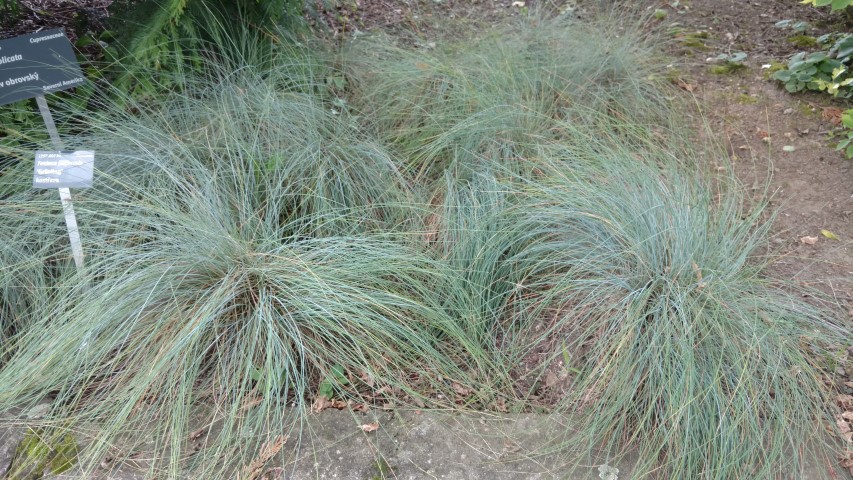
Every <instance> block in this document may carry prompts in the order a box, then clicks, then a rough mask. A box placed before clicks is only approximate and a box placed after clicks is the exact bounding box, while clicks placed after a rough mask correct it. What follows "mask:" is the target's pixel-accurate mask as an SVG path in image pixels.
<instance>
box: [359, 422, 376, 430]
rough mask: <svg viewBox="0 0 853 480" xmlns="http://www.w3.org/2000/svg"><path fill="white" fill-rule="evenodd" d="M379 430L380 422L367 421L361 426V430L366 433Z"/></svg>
mask: <svg viewBox="0 0 853 480" xmlns="http://www.w3.org/2000/svg"><path fill="white" fill-rule="evenodd" d="M377 430H379V423H378V422H373V423H365V424H364V425H362V426H361V431H362V432H365V433H370V432H375V431H377Z"/></svg>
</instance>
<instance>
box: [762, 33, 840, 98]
mask: <svg viewBox="0 0 853 480" xmlns="http://www.w3.org/2000/svg"><path fill="white" fill-rule="evenodd" d="M818 41H819V42H821V43H822V44H831V48H829V49H828V51H824V52H814V53H810V54H806V53H805V52H800V53H797V54H796V55H794V56H793V57H791V59H790V60H789V62H788V65H787V68H786V69H784V70H779V71H777V72H775V73H773V74H772V75H771V77H770V78H772V79H774V80H777V81H779V82H782V83H783V84H784V85H785V88H786V89H787V90H788V91H789V92H801V91H804V90H813V91H822V92H826V93H828V94H830V95H833V96H836V97H842V98H848V97H850V96H851V94H853V87H851V86H850V85H851V84H853V74H851V72H850V67H851V65H853V35H843V36H840V37H839V38H834V37H833V36H831V35H824V36H823V37H821V38H819V39H818Z"/></svg>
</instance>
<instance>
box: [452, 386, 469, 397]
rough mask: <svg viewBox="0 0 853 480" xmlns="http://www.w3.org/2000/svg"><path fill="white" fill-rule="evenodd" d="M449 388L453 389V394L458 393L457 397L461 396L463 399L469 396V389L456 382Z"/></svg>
mask: <svg viewBox="0 0 853 480" xmlns="http://www.w3.org/2000/svg"><path fill="white" fill-rule="evenodd" d="M451 387H453V391H454V392H456V393H458V394H459V395H461V396H463V397H467V396H468V395H471V389H470V388H465V387H463V386H462V385H460V384H458V383H456V382H453V384H452V385H451Z"/></svg>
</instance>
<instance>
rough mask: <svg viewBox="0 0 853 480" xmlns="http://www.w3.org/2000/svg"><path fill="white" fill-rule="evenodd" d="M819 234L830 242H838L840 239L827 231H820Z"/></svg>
mask: <svg viewBox="0 0 853 480" xmlns="http://www.w3.org/2000/svg"><path fill="white" fill-rule="evenodd" d="M820 234H821V235H823V236H824V237H826V238H828V239H830V240H840V238H838V235H836V234H834V233H832V232H830V231H829V230H821V231H820Z"/></svg>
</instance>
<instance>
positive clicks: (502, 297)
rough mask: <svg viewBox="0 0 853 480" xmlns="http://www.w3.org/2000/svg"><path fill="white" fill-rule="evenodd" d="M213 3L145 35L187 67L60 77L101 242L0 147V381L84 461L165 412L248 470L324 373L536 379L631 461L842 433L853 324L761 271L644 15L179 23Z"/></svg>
mask: <svg viewBox="0 0 853 480" xmlns="http://www.w3.org/2000/svg"><path fill="white" fill-rule="evenodd" d="M200 3H201V2H199V5H196V4H194V3H193V2H182V1H174V2H167V5H166V6H168V7H171V8H165V9H162V10H157V11H156V12H157V13H156V14H155V16H157V17H158V18H157V19H156V21H155V20H152V21H154V22H155V23H156V24H157V25H161V26H162V27H163V30H160V31H159V33H157V34H156V35H153V36H146V37H145V38H146V40H145V42H153V44H157V43H158V42H161V44H162V41H163V40H164V39H166V38H171V40H166V44H169V45H170V48H171V47H175V48H177V47H176V45H177V44H180V45H178V46H179V47H180V48H181V49H183V48H185V47H186V48H190V49H192V47H193V45H194V44H193V43H187V44H183V43H181V42H182V40H181V41H178V42H177V43H174V42H173V43H169V42H172V41H173V40H175V39H178V38H181V36H182V33H181V32H184V31H183V30H181V29H183V28H192V29H194V30H192V31H190V30H187V32H190V33H191V34H193V35H194V36H195V38H197V39H202V40H203V41H204V42H206V43H207V44H209V45H212V46H213V48H212V49H209V50H204V53H203V54H201V55H198V56H197V58H194V59H192V61H190V62H189V63H188V64H185V63H184V62H183V61H178V62H177V63H174V64H172V65H173V66H174V67H175V68H174V70H173V71H171V72H170V75H171V76H173V78H175V79H176V82H175V83H174V84H173V85H179V86H180V88H168V87H167V88H162V89H160V88H158V89H155V90H156V95H153V96H150V97H149V98H146V99H145V101H139V99H138V98H134V96H133V95H129V94H128V92H127V91H126V90H123V89H122V88H121V87H119V88H113V89H111V90H107V91H105V92H104V95H103V97H102V98H103V101H102V102H101V103H100V108H99V109H90V110H85V111H81V110H79V108H77V107H76V106H75V105H74V103H73V99H70V100H69V101H68V102H66V103H62V104H61V105H59V106H58V108H57V112H56V113H57V117H58V118H59V119H60V120H65V121H67V122H74V123H73V124H74V125H77V126H78V127H79V128H75V129H68V130H67V133H66V141H67V143H68V144H69V146H70V147H71V148H83V147H85V148H87V149H95V150H96V151H97V152H98V165H97V167H98V172H97V181H96V185H95V186H94V187H93V188H92V189H88V190H85V191H80V192H78V193H76V197H75V198H76V208H77V212H78V216H79V221H80V225H81V234H82V237H83V239H84V242H85V249H86V254H87V264H86V267H85V268H83V269H81V270H76V269H74V267H73V263H72V262H71V260H70V258H69V257H70V255H69V253H68V246H67V244H66V241H65V240H64V238H65V232H64V225H63V224H62V215H61V212H60V208H59V206H58V203H57V202H56V200H55V198H54V194H53V193H51V192H45V191H37V190H32V189H30V188H29V182H30V176H31V167H30V166H29V164H24V163H21V164H18V165H13V166H11V167H9V168H8V169H7V171H6V173H4V175H2V176H0V192H4V193H3V197H2V199H0V219H2V222H3V225H4V228H3V229H0V265H2V267H0V342H2V343H0V410H3V411H5V410H8V409H11V408H12V407H22V406H23V407H24V408H23V411H24V412H26V410H27V407H28V406H32V405H35V404H37V403H39V402H42V401H44V400H45V399H49V400H50V402H51V403H50V410H49V413H48V414H47V416H46V418H45V419H43V420H32V419H23V418H4V419H3V421H4V422H6V421H8V422H21V421H26V422H28V424H30V425H33V426H34V427H36V428H45V429H48V428H49V429H52V430H51V431H52V432H55V433H56V437H55V438H66V437H65V436H64V435H65V433H67V432H74V433H75V435H80V436H83V437H85V438H81V443H82V444H85V447H84V448H82V449H81V451H80V453H79V460H80V464H81V468H83V469H84V471H91V470H93V469H94V468H96V467H97V465H99V464H100V460H101V458H103V457H104V456H105V455H107V454H108V453H109V455H113V456H114V455H116V454H117V452H118V453H119V456H120V455H121V454H122V453H124V454H127V453H128V452H132V451H134V449H135V448H136V447H139V446H141V445H142V444H143V443H144V442H146V441H147V439H149V438H150V439H153V447H152V446H151V445H150V444H147V445H148V446H147V447H146V448H148V450H151V452H150V453H151V455H150V458H151V461H150V462H149V464H148V465H149V467H150V469H149V472H148V473H149V476H151V477H154V476H158V477H162V476H167V477H171V478H178V477H182V476H183V477H186V476H192V477H194V478H213V479H218V478H234V476H235V473H236V471H237V470H239V469H240V468H241V467H242V466H243V465H247V464H249V463H250V461H251V459H252V458H253V457H255V455H256V454H257V451H258V449H259V448H260V447H261V446H262V445H263V443H264V441H265V440H266V439H269V438H274V437H276V436H278V435H283V436H290V437H291V438H294V439H296V440H298V439H299V438H301V437H300V432H299V429H300V421H301V420H302V419H304V416H305V415H307V414H308V413H309V412H310V411H311V407H312V404H313V405H314V406H316V405H320V406H322V405H324V404H325V403H324V402H329V401H333V400H338V401H342V402H344V403H345V404H346V401H349V402H350V403H349V405H358V406H367V407H370V406H373V405H377V404H385V403H388V402H394V404H395V405H398V406H401V407H402V406H406V405H414V406H418V408H424V407H440V408H454V409H461V408H476V409H480V410H492V411H498V410H500V411H513V412H524V411H530V410H531V409H532V408H533V407H542V406H544V407H546V408H548V409H550V410H551V411H552V412H555V413H570V414H571V415H573V416H574V417H575V418H576V422H574V423H575V424H576V425H577V428H576V429H574V430H573V431H572V432H568V431H567V432H566V437H565V438H561V439H555V440H556V443H557V445H556V446H557V447H558V448H560V449H561V450H565V451H571V452H573V454H574V455H575V456H573V457H572V458H573V459H576V458H580V457H578V456H576V452H577V449H578V448H581V449H583V450H585V451H586V452H587V453H589V454H590V455H593V454H596V455H597V454H599V453H602V451H603V454H604V455H606V456H607V457H608V458H614V457H618V456H620V455H623V454H625V453H626V452H628V451H632V450H635V451H636V452H637V453H638V455H639V457H638V458H639V464H638V467H637V469H636V471H635V473H634V475H635V476H637V477H640V476H644V475H655V476H660V477H667V478H673V479H676V478H699V477H701V476H703V475H708V472H714V473H713V477H714V478H737V477H749V478H769V477H775V476H785V475H788V474H790V473H791V472H797V471H799V468H800V467H801V466H802V464H803V461H804V459H806V458H814V457H815V456H816V455H830V453H828V450H827V449H826V448H827V445H826V438H825V437H824V436H823V434H822V432H823V430H824V427H825V426H826V425H834V422H833V417H832V415H833V412H832V410H831V408H832V407H831V403H830V402H829V401H828V398H829V395H830V392H829V391H828V388H827V386H826V384H825V383H824V382H823V379H822V368H823V367H824V366H823V365H822V362H823V360H822V359H824V358H831V356H832V352H833V349H835V348H838V345H840V344H842V343H843V341H844V339H845V338H846V336H847V335H848V334H849V330H848V329H847V326H846V325H845V324H843V323H842V321H841V320H839V319H838V318H837V317H836V315H835V312H834V311H833V310H823V309H819V308H816V307H814V306H812V305H808V304H805V303H804V302H803V301H802V296H800V295H799V294H798V291H797V289H796V288H797V287H796V286H794V285H789V284H785V283H783V282H776V281H772V280H770V279H768V278H765V277H764V276H763V275H762V267H763V265H764V264H765V260H766V258H764V256H763V255H764V254H763V253H762V252H764V251H765V247H766V245H767V243H766V239H767V230H768V224H766V223H763V222H762V221H761V219H763V218H765V217H766V216H767V215H765V214H766V213H767V212H764V211H763V203H761V202H760V201H759V202H758V203H753V204H751V205H750V206H749V209H747V207H746V205H745V200H744V198H745V197H744V193H743V189H742V188H741V187H740V185H738V184H737V182H736V181H735V180H734V177H733V174H732V173H731V171H730V170H728V169H725V168H724V169H723V170H722V171H721V170H720V169H719V167H720V166H721V165H722V166H726V165H727V164H726V159H727V158H728V157H727V155H726V154H725V152H719V155H715V154H714V152H716V150H715V149H714V148H713V146H704V145H703V146H701V148H702V152H703V153H702V154H699V153H698V151H699V149H698V147H697V146H695V145H693V144H692V143H691V141H690V136H689V132H688V131H686V130H685V128H687V127H684V126H683V125H684V122H683V121H682V119H681V118H679V117H678V115H679V113H678V112H679V111H680V108H681V107H680V106H678V105H675V106H674V107H675V108H673V105H670V104H669V103H668V100H667V98H668V95H669V94H670V93H671V92H668V91H666V90H665V88H666V87H664V86H663V85H662V84H659V83H658V81H657V80H656V78H658V77H659V76H658V75H656V72H657V71H658V68H659V66H658V65H657V64H656V63H655V61H654V60H653V59H654V55H653V52H654V50H653V49H652V48H653V46H654V41H653V39H652V38H649V37H648V36H646V35H644V34H643V33H642V32H641V31H639V30H631V29H625V28H620V29H613V28H610V27H608V25H610V24H609V23H606V22H604V23H596V22H593V21H590V20H585V21H584V22H585V23H580V22H577V21H573V20H569V19H559V20H550V21H548V20H543V19H535V21H533V23H532V24H531V23H521V24H519V25H517V26H515V27H511V28H510V27H508V28H506V29H504V30H502V31H500V33H499V34H497V35H489V36H485V37H481V38H479V39H477V40H476V41H475V40H469V39H462V40H459V41H458V42H447V45H445V46H442V47H440V48H436V49H433V50H425V49H422V48H410V47H403V46H400V45H394V44H393V41H392V40H390V39H388V38H383V37H373V38H358V39H355V40H353V41H352V42H350V43H349V44H348V45H346V46H345V48H343V49H334V50H329V49H327V48H326V47H324V46H322V45H320V44H317V43H313V42H303V43H296V42H289V41H285V40H282V37H279V36H271V35H268V34H267V33H268V32H267V31H266V30H263V31H260V32H259V31H257V30H256V29H255V26H254V25H253V24H251V23H250V22H242V23H240V24H233V25H228V26H227V27H226V26H224V25H223V22H224V21H225V20H224V19H225V18H226V17H223V16H222V15H230V14H228V13H227V12H228V11H229V10H228V9H223V10H220V11H219V13H217V14H215V15H212V16H205V17H204V18H206V19H207V20H209V22H207V23H205V22H202V23H199V24H198V25H195V24H191V23H187V24H186V25H192V26H191V27H190V26H186V27H185V26H183V25H185V24H184V22H185V21H186V20H188V19H189V18H191V17H193V16H194V15H195V13H194V12H196V10H192V8H193V6H194V5H196V6H199V8H200ZM240 5H242V4H240ZM244 7H245V8H246V9H248V10H247V11H248V12H249V13H248V14H249V15H254V14H257V15H261V14H265V13H264V10H263V9H262V7H261V6H260V4H258V5H255V4H254V2H246V5H242V6H239V5H238V6H237V7H234V8H237V9H238V10H237V12H238V13H241V12H242V10H240V9H241V8H244ZM250 7H251V8H256V10H251V9H250ZM241 14H242V13H241ZM205 15H207V14H205ZM157 22H159V23H157ZM240 25H242V26H248V28H247V29H241V28H239V27H240ZM270 28H271V27H270ZM270 31H271V30H270ZM164 32H165V33H164ZM184 33H186V32H184ZM162 35H166V37H164V36H162ZM170 35H171V37H169V36H170ZM155 37H156V38H155ZM140 42H141V41H140ZM142 44H144V42H143V43H138V44H137V45H142ZM199 45H201V43H199ZM306 45H310V46H306ZM567 46H571V48H566V47H567ZM256 47H257V48H256ZM140 48H141V47H140ZM157 51H159V52H162V51H160V50H157ZM139 52H142V53H144V54H145V55H148V54H150V55H151V56H149V57H147V58H148V59H149V61H150V62H153V63H146V62H145V61H142V59H144V58H146V57H145V56H144V55H143V56H141V57H128V58H129V59H134V58H135V59H136V60H126V61H129V62H130V63H129V65H128V66H127V69H126V70H125V71H124V73H126V74H127V75H132V76H137V75H140V74H147V73H150V75H149V78H156V77H157V75H158V74H159V73H158V72H162V69H161V70H158V68H161V67H162V65H157V59H158V58H166V57H159V56H158V55H160V53H152V52H154V50H150V49H145V48H142V49H141V50H139ZM191 57H192V56H188V55H186V54H183V53H182V54H180V55H175V56H174V57H171V56H169V57H168V58H171V59H187V58H191ZM137 60H139V61H137ZM123 65H124V63H119V64H117V66H118V67H121V66H123ZM187 65H189V66H191V67H192V68H184V67H186V66H187ZM104 88H108V87H106V86H105V87H104ZM669 98H671V97H669ZM33 128H34V129H37V127H36V126H34V127H33ZM32 138H33V139H34V140H33V141H34V142H39V141H40V140H38V139H37V137H35V136H33V137H32ZM45 146H46V145H45ZM709 152H710V153H709ZM750 198H752V192H750ZM531 357H535V358H540V359H545V360H543V361H540V362H538V363H535V364H533V365H531V364H530V362H529V361H527V359H529V358H531ZM556 360H559V361H560V362H562V363H555V361H556ZM521 365H528V366H529V369H528V370H526V371H523V370H521V369H520V366H521ZM554 365H561V366H560V367H559V368H560V369H559V370H558V372H557V373H558V374H559V375H560V377H561V378H564V380H565V382H566V388H567V390H566V391H565V392H563V393H559V394H558V393H553V392H552V393H551V394H550V396H549V394H548V392H544V391H543V387H542V386H541V385H542V381H541V380H542V379H543V378H545V377H546V376H547V375H548V372H551V373H554V370H553V368H554ZM462 392H464V393H462ZM537 399H538V400H537ZM543 399H548V400H547V401H543ZM197 424H201V425H207V426H208V428H206V429H205V430H204V431H203V433H202V434H201V435H202V436H203V437H204V439H205V441H204V448H201V449H200V450H199V451H198V452H193V454H192V455H188V453H189V452H190V450H191V449H192V448H194V447H193V446H192V443H191V439H190V437H191V436H192V435H191V434H193V433H192V432H196V431H197V428H198V426H197ZM193 435H197V433H196V434H193ZM51 438H53V437H51ZM84 440H85V441H84ZM282 455H285V453H284V452H282ZM223 459H227V460H223Z"/></svg>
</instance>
